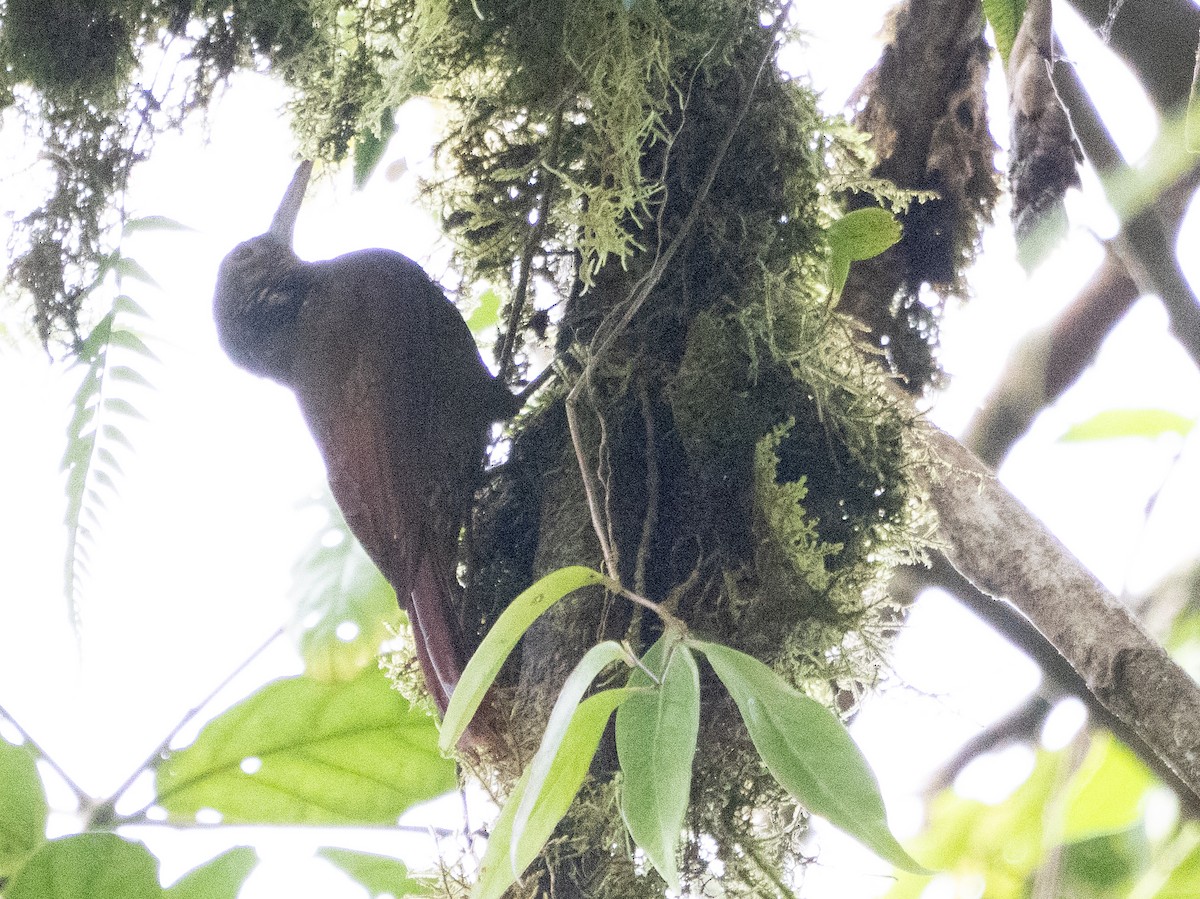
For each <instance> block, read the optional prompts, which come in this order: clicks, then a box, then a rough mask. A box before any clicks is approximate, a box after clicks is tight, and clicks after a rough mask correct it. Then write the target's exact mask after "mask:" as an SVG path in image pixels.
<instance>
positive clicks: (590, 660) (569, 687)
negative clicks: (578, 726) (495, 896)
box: [512, 640, 627, 868]
mask: <svg viewBox="0 0 1200 899" xmlns="http://www.w3.org/2000/svg"><path fill="white" fill-rule="evenodd" d="M626 658H627V656H626V654H625V650H624V649H623V648H622V647H621V644H620V643H617V642H616V641H615V640H605V641H604V642H603V643H598V644H596V645H595V646H593V647H592V648H591V649H589V650H588V651H587V652H586V653H584V655H583V658H582V659H580V660H579V663H578V664H577V665H576V666H575V668H574V670H572V671H571V673H570V674H569V675H568V676H567V679H566V680H565V681H564V682H563V685H562V689H561V690H559V691H558V699H556V700H555V702H554V708H553V709H551V710H550V719H549V720H548V721H547V722H546V732H545V733H544V734H542V742H541V744H540V745H539V746H538V750H537V752H536V753H534V756H533V760H532V761H531V762H530V763H529V783H528V784H527V785H526V789H525V796H524V798H523V799H522V800H521V804H520V805H518V806H517V811H516V815H515V816H514V817H513V825H512V829H513V839H512V862H513V867H514V868H516V866H517V859H518V855H519V853H518V847H519V846H520V844H521V843H522V842H523V836H524V833H525V828H526V825H527V824H528V823H529V818H530V815H531V814H532V813H533V806H534V803H535V802H537V801H538V800H539V798H540V797H541V794H542V788H543V787H544V785H545V784H546V781H548V780H549V779H550V776H551V771H550V769H551V767H552V766H553V765H554V764H555V760H556V759H557V758H558V754H559V749H560V748H561V747H562V743H563V740H564V739H565V738H566V735H567V731H568V729H569V728H570V726H571V722H572V720H573V719H574V716H575V711H576V710H577V709H578V708H579V704H580V701H581V700H582V699H583V694H584V693H586V692H587V691H588V688H589V687H590V686H591V685H592V681H594V680H595V679H596V676H597V675H598V674H600V672H601V671H603V670H604V669H605V668H607V667H608V666H609V665H611V664H612V663H613V662H619V661H622V660H625V659H626Z"/></svg>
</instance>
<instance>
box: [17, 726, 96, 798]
mask: <svg viewBox="0 0 1200 899" xmlns="http://www.w3.org/2000/svg"><path fill="white" fill-rule="evenodd" d="M0 716H2V717H3V718H4V719H5V720H6V721H8V723H9V724H11V725H12V726H13V727H15V728H16V729H17V733H19V734H20V735H21V739H22V740H24V741H25V742H26V743H28V744H29V746H30V748H31V749H32V750H33V751H34V752H36V753H37V756H38V758H40V759H45V761H46V764H47V765H49V766H50V767H51V768H53V769H54V773H55V774H57V775H58V776H59V777H61V778H62V779H63V781H64V782H65V783H66V785H67V786H68V787H69V788H70V789H71V792H72V793H74V794H75V798H76V799H78V800H79V802H80V803H86V802H90V801H91V796H89V795H88V793H87V791H85V790H84V789H83V787H81V786H79V784H77V783H75V781H74V780H73V779H72V778H71V775H69V774H67V772H66V771H64V770H63V769H62V766H61V765H59V764H58V762H56V761H55V760H54V759H53V758H51V757H50V756H49V755H48V754H47V753H46V750H44V749H43V748H42V747H41V746H40V745H39V744H38V741H37V740H35V739H34V738H33V737H31V736H30V735H29V731H27V730H26V729H25V728H23V727H21V724H20V722H18V721H17V719H16V718H14V717H13V716H12V715H11V714H10V713H9V712H8V710H7V709H5V708H4V706H0Z"/></svg>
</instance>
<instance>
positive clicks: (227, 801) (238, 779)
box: [156, 669, 455, 824]
mask: <svg viewBox="0 0 1200 899" xmlns="http://www.w3.org/2000/svg"><path fill="white" fill-rule="evenodd" d="M436 739H437V732H436V730H435V726H434V723H433V721H432V719H430V718H429V716H428V715H426V714H424V713H423V712H419V711H416V710H414V709H412V708H410V707H409V705H408V703H407V702H405V701H404V699H402V698H401V697H400V695H399V694H397V693H396V692H395V691H394V690H392V689H391V688H390V686H389V685H388V682H387V679H386V678H385V677H384V676H383V674H382V673H381V672H379V671H378V670H375V669H369V670H367V671H364V672H362V674H360V675H359V676H358V677H357V678H355V679H354V680H352V681H349V682H332V683H330V682H323V681H317V680H315V679H313V678H308V677H297V678H289V679H285V680H279V681H275V682H274V683H272V684H268V685H267V686H266V687H264V688H263V689H261V690H259V691H258V692H257V693H255V694H254V695H253V696H251V697H249V698H248V699H246V700H244V701H242V702H240V703H239V704H238V705H236V706H234V707H233V708H231V709H229V710H228V711H226V712H224V713H222V714H221V715H220V716H219V717H217V718H215V719H214V720H213V721H211V722H209V723H208V725H206V726H205V728H204V729H203V730H202V731H201V732H200V735H199V736H198V737H197V738H196V742H195V743H193V744H192V745H191V746H188V747H186V748H185V749H182V750H180V751H178V752H174V753H172V754H170V755H169V756H168V757H167V758H166V759H165V760H164V761H163V762H162V764H160V765H159V767H158V770H157V772H156V773H157V794H158V798H157V804H159V805H161V806H162V807H163V808H165V809H166V810H167V812H168V813H169V815H170V819H171V820H173V821H184V820H189V819H192V818H193V817H194V816H195V814H196V813H197V812H198V811H200V810H201V809H212V810H214V811H216V812H218V813H219V814H220V815H221V818H222V820H223V821H224V823H227V824H232V823H253V824H392V823H395V821H396V819H397V818H398V817H399V816H400V815H401V814H403V813H404V811H406V810H407V809H408V808H409V807H411V806H412V805H414V804H416V803H418V802H421V801H423V800H425V799H430V798H432V797H434V796H437V795H439V794H441V793H444V792H446V791H447V790H451V789H453V788H454V785H455V776H454V766H453V765H452V764H451V763H450V762H448V761H446V759H444V758H442V756H441V754H440V753H439V752H438V751H437V746H436Z"/></svg>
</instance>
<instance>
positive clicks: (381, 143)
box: [354, 106, 396, 190]
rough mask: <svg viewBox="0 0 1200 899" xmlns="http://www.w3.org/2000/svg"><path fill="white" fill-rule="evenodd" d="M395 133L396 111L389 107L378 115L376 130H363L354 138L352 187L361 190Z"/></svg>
mask: <svg viewBox="0 0 1200 899" xmlns="http://www.w3.org/2000/svg"><path fill="white" fill-rule="evenodd" d="M395 133H396V110H395V109H394V108H393V107H391V106H389V107H387V108H386V109H384V110H383V112H381V113H380V115H379V125H378V127H376V128H364V129H362V130H361V131H359V132H358V134H356V135H355V136H354V187H355V189H356V190H362V189H363V188H364V187H366V185H367V181H369V180H370V178H371V174H372V173H373V172H374V171H375V168H376V167H377V166H378V165H379V160H381V159H383V154H384V153H385V152H387V146H388V141H389V140H391V138H392V135H393V134H395Z"/></svg>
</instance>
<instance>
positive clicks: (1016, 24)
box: [983, 0, 1025, 66]
mask: <svg viewBox="0 0 1200 899" xmlns="http://www.w3.org/2000/svg"><path fill="white" fill-rule="evenodd" d="M983 14H984V15H985V16H987V20H988V24H989V25H991V26H992V33H993V34H994V35H995V36H996V49H997V50H999V51H1000V59H1001V60H1003V62H1004V64H1005V65H1006V66H1007V65H1008V54H1009V53H1011V52H1012V46H1013V41H1015V40H1016V39H1017V31H1019V30H1020V28H1021V19H1023V18H1024V17H1025V0H983Z"/></svg>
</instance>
